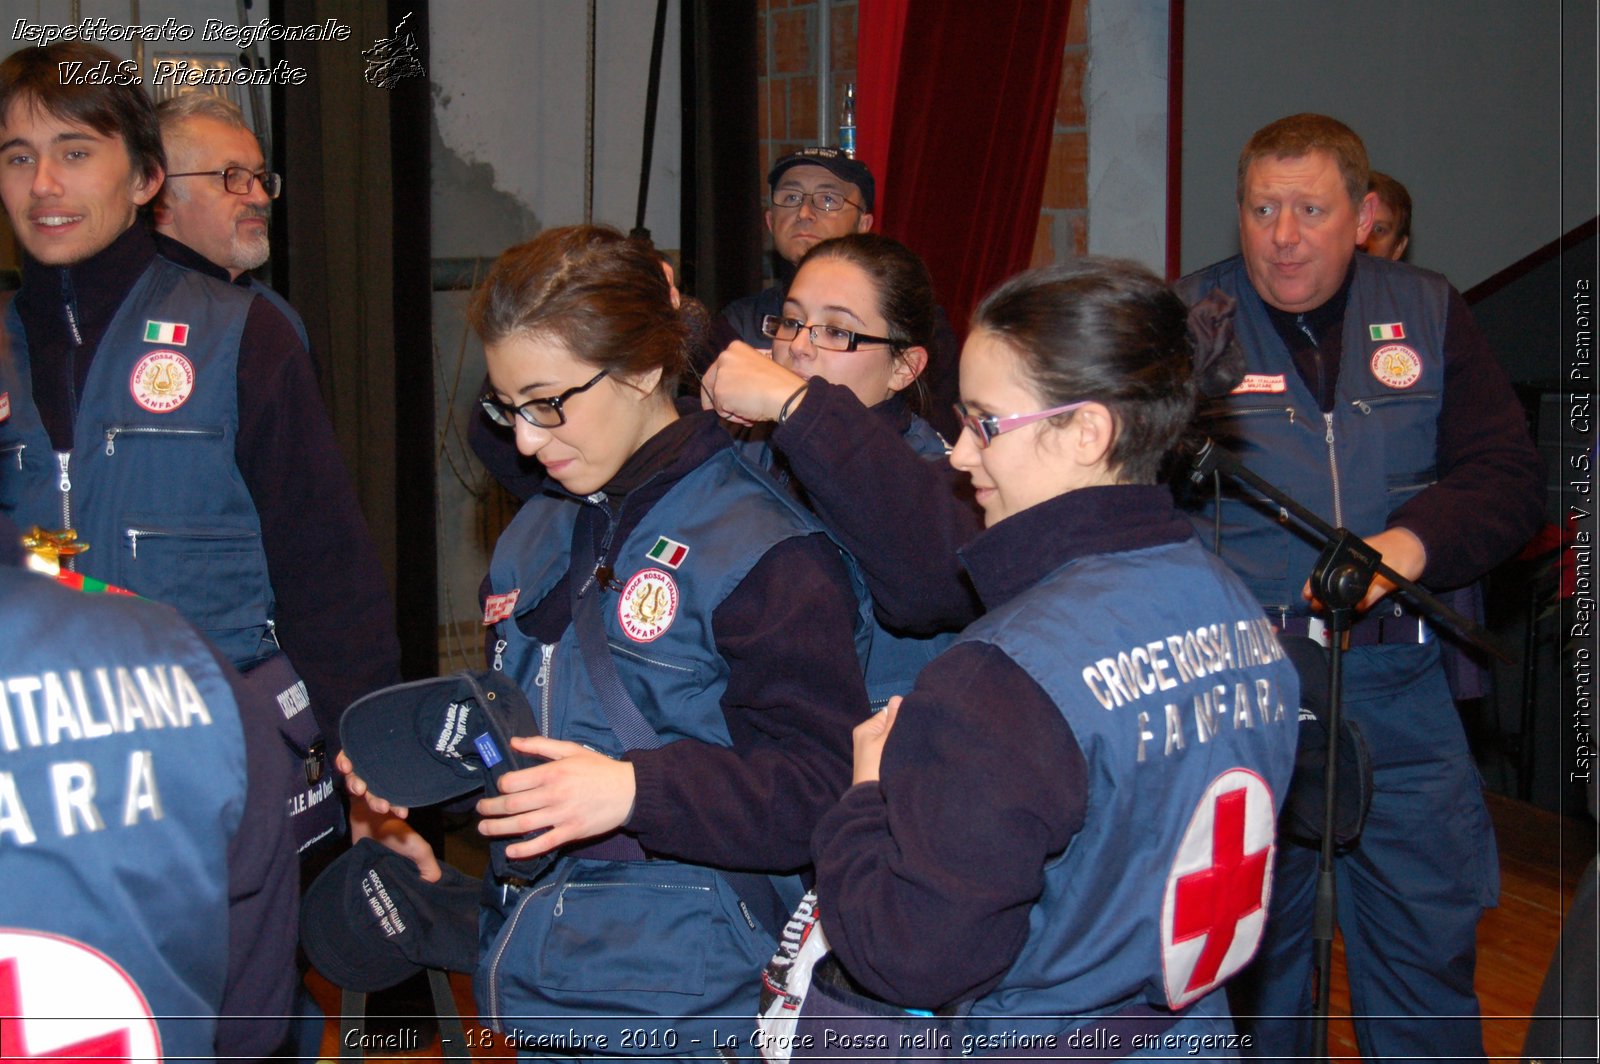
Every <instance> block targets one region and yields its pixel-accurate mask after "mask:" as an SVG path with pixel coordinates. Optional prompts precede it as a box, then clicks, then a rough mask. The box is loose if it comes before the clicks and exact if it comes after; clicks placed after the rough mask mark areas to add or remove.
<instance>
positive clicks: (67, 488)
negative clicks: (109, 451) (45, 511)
mask: <svg viewBox="0 0 1600 1064" xmlns="http://www.w3.org/2000/svg"><path fill="white" fill-rule="evenodd" d="M56 464H57V465H58V466H60V467H61V479H60V480H58V481H56V486H57V487H58V488H60V489H61V530H62V531H63V532H65V531H68V530H70V529H71V528H72V476H71V474H70V473H69V472H68V467H69V466H70V465H71V464H72V452H71V451H57V452H56ZM61 566H62V568H64V569H66V570H68V571H69V572H77V571H78V559H77V556H76V555H72V554H69V555H67V556H66V557H65V558H62V559H61Z"/></svg>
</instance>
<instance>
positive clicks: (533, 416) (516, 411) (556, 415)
mask: <svg viewBox="0 0 1600 1064" xmlns="http://www.w3.org/2000/svg"><path fill="white" fill-rule="evenodd" d="M610 372H611V371H610V370H608V369H603V370H601V371H600V372H599V373H596V374H595V375H594V376H593V377H590V378H589V380H588V383H586V384H580V385H578V386H577V387H575V388H568V389H567V390H566V391H564V392H562V393H561V394H560V395H551V396H547V397H546V398H543V399H529V400H528V401H527V402H526V403H523V404H522V405H521V406H512V405H511V404H510V403H502V402H501V401H500V400H498V399H496V398H495V397H494V392H484V393H483V394H482V395H480V396H478V405H479V406H481V407H483V412H484V413H485V414H488V415H489V420H490V421H493V422H494V423H495V424H496V425H499V426H501V427H503V428H508V429H509V428H512V427H514V425H515V423H514V422H513V421H512V418H516V417H520V418H521V419H522V420H524V421H526V422H527V423H528V424H530V425H533V426H535V427H536V428H541V429H553V428H556V427H557V426H560V425H565V424H566V423H567V400H568V399H571V398H572V397H573V396H574V395H577V394H578V393H579V392H586V391H588V390H589V389H590V388H593V387H594V386H595V385H596V384H599V383H600V380H601V378H603V377H604V376H605V375H606V374H608V373H610Z"/></svg>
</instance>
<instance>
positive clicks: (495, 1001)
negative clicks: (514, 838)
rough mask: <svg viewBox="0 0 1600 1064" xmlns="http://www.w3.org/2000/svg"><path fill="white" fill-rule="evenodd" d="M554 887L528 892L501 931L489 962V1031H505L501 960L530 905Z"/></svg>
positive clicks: (548, 885) (551, 885)
mask: <svg viewBox="0 0 1600 1064" xmlns="http://www.w3.org/2000/svg"><path fill="white" fill-rule="evenodd" d="M554 887H555V884H554V883H546V884H545V885H544V886H542V887H536V888H535V889H533V890H530V891H528V893H527V895H526V896H525V897H524V898H523V899H522V900H521V901H519V902H517V911H516V912H514V913H512V914H511V919H509V920H507V921H506V925H505V926H504V927H502V928H501V929H500V947H499V948H498V949H496V950H495V951H494V959H493V960H491V961H490V962H489V1015H488V1016H486V1017H483V1018H484V1019H486V1020H488V1021H489V1024H490V1028H489V1029H490V1030H492V1031H495V1032H497V1033H500V1032H503V1031H504V1030H505V1028H504V1027H502V1026H501V1024H500V959H501V958H502V957H504V956H505V955H506V947H507V946H508V945H510V944H511V938H512V935H513V934H514V933H515V932H516V929H517V921H518V920H521V919H522V914H523V912H524V910H526V909H527V908H528V903H529V902H530V901H532V900H533V899H534V898H536V897H538V896H539V895H540V894H543V893H544V892H545V891H547V890H551V889H552V888H554Z"/></svg>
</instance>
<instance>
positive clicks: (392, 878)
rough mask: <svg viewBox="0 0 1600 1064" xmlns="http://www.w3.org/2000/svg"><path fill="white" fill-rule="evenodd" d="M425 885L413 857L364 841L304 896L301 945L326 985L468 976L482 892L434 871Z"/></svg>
mask: <svg viewBox="0 0 1600 1064" xmlns="http://www.w3.org/2000/svg"><path fill="white" fill-rule="evenodd" d="M439 867H440V868H441V869H442V870H443V872H444V875H443V877H442V878H441V879H440V880H439V881H438V882H437V883H427V882H424V881H423V879H422V874H421V873H420V872H418V871H417V866H416V863H415V862H414V861H412V860H411V858H409V857H406V856H404V855H402V854H398V853H395V852H394V851H393V850H391V849H389V848H388V847H386V846H384V845H383V844H381V843H378V842H374V841H373V840H372V839H362V840H360V841H359V842H357V843H356V844H355V845H354V846H353V847H351V848H350V849H349V850H348V851H347V852H345V853H344V854H343V855H341V856H340V857H339V859H338V860H336V861H334V862H333V863H332V864H330V865H329V866H328V867H327V868H326V869H324V870H323V872H322V874H321V875H320V876H318V877H317V879H316V882H314V883H312V884H311V887H310V888H309V889H308V890H307V891H306V897H305V901H304V903H303V904H302V906H301V910H300V944H301V945H302V946H304V947H305V951H306V956H307V957H308V958H310V960H311V963H312V964H313V965H315V966H316V968H317V970H318V971H319V972H321V973H322V974H323V975H325V976H327V977H328V979H329V981H330V982H332V983H333V984H334V985H336V986H341V987H343V988H345V989H346V990H355V991H360V992H362V993H372V992H374V991H378V990H385V989H388V988H389V987H391V986H394V985H395V984H396V983H398V982H400V981H401V980H402V979H405V978H406V977H407V976H409V975H412V974H414V973H416V972H419V971H421V970H423V969H424V968H443V969H445V970H446V971H452V972H470V971H472V970H473V969H474V968H476V967H477V964H478V895H479V892H480V891H481V889H482V888H481V886H480V884H479V883H478V881H477V880H476V879H473V878H471V877H470V876H468V875H466V874H465V873H463V872H461V871H460V870H459V869H456V868H452V867H451V866H450V865H446V864H441V865H440V866H439Z"/></svg>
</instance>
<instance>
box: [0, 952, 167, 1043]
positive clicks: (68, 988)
mask: <svg viewBox="0 0 1600 1064" xmlns="http://www.w3.org/2000/svg"><path fill="white" fill-rule="evenodd" d="M0 1017H4V1019H3V1020H0V1059H3V1060H7V1061H12V1060H42V1059H63V1058H66V1059H79V1060H99V1061H131V1060H160V1059H161V1034H160V1032H159V1031H158V1030H157V1029H156V1022H155V1018H154V1017H153V1016H152V1015H151V1013H150V1005H149V1003H148V1002H146V1001H145V997H144V994H143V993H141V992H140V990H139V988H138V986H136V985H135V984H134V982H133V979H132V978H131V977H130V976H129V975H128V973H127V972H126V971H124V970H123V969H122V966H121V965H119V964H117V962H116V961H114V960H112V959H111V958H110V957H107V956H106V955H105V954H104V953H101V952H100V951H99V950H97V949H95V948H94V947H93V946H87V945H85V944H84V943H82V942H78V941H76V940H74V939H70V938H66V937H64V936H61V935H51V934H45V933H43V932H38V931H24V930H19V929H16V928H9V927H6V928H0Z"/></svg>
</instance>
